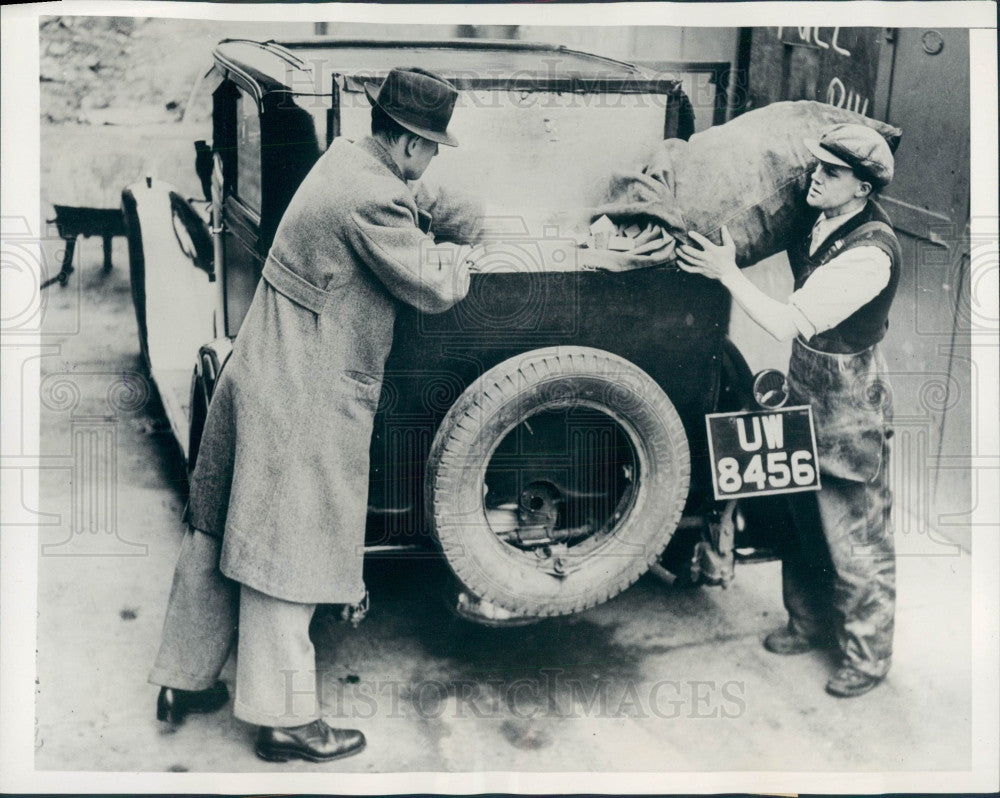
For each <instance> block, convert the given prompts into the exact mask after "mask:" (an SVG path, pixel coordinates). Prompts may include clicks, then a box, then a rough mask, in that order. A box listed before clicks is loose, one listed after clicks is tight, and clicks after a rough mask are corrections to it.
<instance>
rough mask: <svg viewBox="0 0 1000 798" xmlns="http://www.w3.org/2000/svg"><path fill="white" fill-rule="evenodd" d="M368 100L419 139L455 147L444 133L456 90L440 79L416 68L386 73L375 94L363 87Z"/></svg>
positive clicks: (447, 133)
mask: <svg viewBox="0 0 1000 798" xmlns="http://www.w3.org/2000/svg"><path fill="white" fill-rule="evenodd" d="M365 94H367V95H368V101H369V102H370V103H371V104H372V105H375V106H377V107H378V108H381V109H382V111H383V112H385V114H386V115H387V116H389V117H390V118H391V119H393V120H394V121H396V122H398V123H399V124H400V125H402V126H403V127H404V128H406V129H407V130H409V131H410V132H411V133H416V134H417V135H418V136H420V137H421V138H425V139H429V140H430V141H436V142H437V143H438V144H447V145H448V146H449V147H457V146H458V139H456V138H455V137H454V136H453V135H451V133H449V132H448V123H449V122H450V121H451V114H452V111H454V110H455V100H456V99H457V98H458V91H457V90H456V89H455V87H454V86H452V85H451V84H450V83H449V82H448V81H447V80H445V79H444V78H442V77H440V76H438V75H435V74H434V73H433V72H428V71H427V70H426V69H419V68H417V67H396V68H395V69H392V70H390V72H389V74H388V75H387V76H386V79H385V80H384V81H382V85H381V86H380V87H379V88H378V90H377V91H376V90H375V89H374V88H373V87H372V85H371V84H369V83H366V84H365Z"/></svg>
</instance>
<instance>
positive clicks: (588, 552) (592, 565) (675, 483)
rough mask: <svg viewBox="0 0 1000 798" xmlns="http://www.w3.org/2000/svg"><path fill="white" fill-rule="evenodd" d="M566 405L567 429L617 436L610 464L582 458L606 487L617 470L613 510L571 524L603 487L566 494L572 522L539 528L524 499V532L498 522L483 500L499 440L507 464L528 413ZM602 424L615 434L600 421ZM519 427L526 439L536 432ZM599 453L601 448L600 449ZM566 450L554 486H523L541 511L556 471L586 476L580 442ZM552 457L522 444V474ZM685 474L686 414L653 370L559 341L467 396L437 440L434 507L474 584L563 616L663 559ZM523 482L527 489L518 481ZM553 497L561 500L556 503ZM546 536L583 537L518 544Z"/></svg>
mask: <svg viewBox="0 0 1000 798" xmlns="http://www.w3.org/2000/svg"><path fill="white" fill-rule="evenodd" d="M560 414H565V419H566V421H565V423H566V424H568V425H570V426H572V425H573V424H576V423H577V421H579V422H580V424H582V425H583V426H582V427H581V429H583V432H584V434H585V436H586V433H587V431H588V429H596V430H597V432H596V435H597V438H596V440H598V441H617V443H612V444H608V447H609V451H608V462H597V463H595V462H594V460H595V458H594V457H591V456H590V454H587V457H586V458H585V459H587V463H585V464H584V465H583V466H580V467H581V468H584V469H595V470H594V471H593V473H594V474H596V475H597V477H596V478H597V479H598V480H602V479H603V480H605V482H604V483H602V484H610V483H609V482H608V480H607V478H608V476H609V475H611V479H612V481H613V482H615V483H616V484H615V485H611V487H609V488H608V491H609V493H608V494H607V496H605V497H604V499H606V501H605V504H604V505H602V506H605V507H607V509H608V512H607V516H606V517H601V518H597V519H596V520H595V519H590V521H588V523H587V524H583V525H582V526H581V525H571V524H570V522H569V521H568V520H566V519H567V518H568V517H569V515H570V510H569V509H568V508H569V506H570V504H571V502H573V501H575V499H574V497H578V496H590V495H598V493H599V492H598V491H594V492H593V493H592V494H587V493H586V492H585V491H580V490H575V491H572V490H571V491H567V492H566V493H565V494H564V499H563V503H562V509H561V510H560V512H561V513H562V515H561V516H560V517H561V518H562V519H563V521H564V522H565V524H566V526H565V527H563V528H560V527H559V525H558V522H555V521H554V520H551V519H554V518H555V517H556V515H555V514H553V515H552V516H551V519H550V521H551V522H550V523H549V525H548V526H545V527H544V530H545V531H544V532H542V533H539V532H538V529H539V526H537V525H535V526H531V527H529V526H527V525H526V522H525V513H530V508H529V507H528V506H527V505H518V510H517V511H516V512H515V513H514V514H515V515H517V517H518V521H517V523H516V524H515V529H514V530H513V531H511V530H510V529H506V530H503V531H502V533H501V532H498V531H497V527H496V522H495V520H494V521H491V517H494V518H495V514H496V512H497V509H496V507H493V508H492V509H488V507H487V496H488V495H489V494H488V491H490V490H492V487H489V486H487V480H488V479H494V477H489V476H488V472H490V473H492V472H491V471H490V470H491V469H492V468H494V466H493V465H492V464H491V461H492V459H493V457H494V453H496V452H497V450H498V447H499V446H500V445H501V443H503V444H504V446H505V447H507V449H508V450H509V451H513V452H514V455H513V458H514V459H513V461H511V459H510V456H509V455H508V462H516V460H517V457H518V455H517V453H518V452H521V451H522V450H521V448H511V447H510V446H508V441H509V440H510V439H511V436H512V435H514V434H515V430H518V428H520V427H521V426H522V425H525V422H528V423H527V424H526V425H525V427H526V429H527V430H531V429H532V428H531V422H532V420H534V419H548V420H549V421H550V422H551V420H552V419H553V418H556V419H558V418H560ZM557 423H563V422H557ZM595 423H596V425H597V426H596V427H594V424H595ZM587 425H590V427H587ZM601 425H603V426H604V427H605V428H606V429H600V427H601ZM557 432H559V433H560V435H562V436H563V437H564V438H565V441H569V440H570V439H571V437H572V436H570V435H569V434H568V433H567V432H566V429H559V430H557ZM518 434H523V436H524V437H525V438H526V439H528V438H531V437H532V436H534V435H535V431H532V432H531V435H528V433H527V432H524V433H520V432H519V433H518ZM591 437H593V436H591ZM577 439H579V440H584V439H586V437H585V438H579V437H578V438H577ZM612 447H613V453H612V451H610V449H611V448H612ZM593 451H594V452H597V453H598V454H600V452H601V451H603V450H602V449H600V448H595V449H593ZM562 454H563V455H565V456H566V457H567V458H568V460H567V463H568V464H569V465H568V466H567V468H556V469H555V470H554V471H553V474H554V476H553V478H552V480H551V482H547V481H544V480H542V481H535V482H532V483H531V485H529V486H528V487H527V488H524V491H523V492H520V493H519V495H520V497H521V500H522V501H523V500H524V497H525V496H526V495H529V496H530V500H531V502H536V501H537V503H538V507H539V509H540V516H544V507H545V492H546V491H550V492H552V493H553V494H559V491H560V488H559V487H558V485H557V484H556V483H559V481H560V479H563V480H564V481H568V483H571V484H573V485H576V486H577V487H579V484H581V483H579V481H576V482H574V480H578V479H579V475H574V474H572V473H569V474H567V473H566V472H567V471H572V469H573V468H577V467H578V466H576V465H573V462H575V461H574V458H577V456H578V454H579V453H578V452H577V449H576V447H569V446H567V447H566V451H564V452H562ZM548 455H555V459H556V460H558V459H559V458H558V456H559V455H560V453H559V452H555V453H553V452H548V453H546V452H544V451H543V452H535V453H526V454H525V455H524V462H523V464H522V465H521V466H518V468H519V475H518V476H520V475H522V474H528V473H531V474H534V475H535V476H536V477H537V475H538V473H539V468H540V466H539V463H540V462H542V461H544V458H545V457H546V456H548ZM588 458H589V459H588ZM629 458H631V459H629ZM550 460H551V457H550ZM571 461H573V462H571ZM690 470H691V466H690V453H689V450H688V443H687V438H686V436H685V433H684V428H683V425H682V423H681V420H680V417H679V416H678V414H677V411H676V410H675V409H674V406H673V404H672V403H671V402H670V400H669V399H668V398H667V395H666V394H665V393H664V392H663V391H662V390H661V389H660V387H659V386H658V385H657V384H656V382H655V381H654V380H653V379H652V378H651V377H650V376H649V375H647V374H646V373H645V372H644V371H642V370H641V369H640V368H638V367H637V366H635V365H634V364H632V363H629V362H628V361H626V360H624V359H623V358H621V357H618V356H617V355H613V354H611V353H609V352H605V351H602V350H599V349H590V348H584V347H552V348H548V349H539V350H535V351H532V352H527V353H525V354H523V355H519V356H516V357H513V358H510V359H509V360H506V361H504V362H503V363H501V364H499V365H498V366H495V367H494V368H492V369H490V370H489V371H488V372H486V373H485V374H483V375H482V376H481V377H480V378H479V379H478V380H476V381H475V382H474V383H473V384H472V385H470V386H469V388H468V389H467V390H466V391H465V392H464V393H463V394H462V396H461V397H459V399H458V401H457V402H456V403H455V404H454V405H453V406H452V408H451V409H450V410H449V412H448V414H447V415H446V417H445V419H444V421H443V422H442V424H441V426H440V428H439V430H438V432H437V435H436V436H435V439H434V443H433V445H432V447H431V453H430V456H429V458H428V463H427V473H426V483H425V491H426V506H427V508H428V514H429V516H430V522H431V526H432V529H433V532H434V535H435V537H436V539H437V541H438V542H439V544H440V546H441V549H442V551H443V552H444V556H445V558H446V560H447V561H448V564H449V565H450V566H451V569H452V570H453V572H454V573H455V575H456V577H457V578H458V580H459V581H460V582H461V583H462V584H463V585H464V586H465V588H466V589H468V590H469V591H470V592H471V593H473V594H474V595H476V596H477V597H480V598H482V599H485V600H487V601H490V602H493V603H495V604H497V605H499V606H501V607H503V608H505V609H507V610H510V611H511V612H514V613H517V614H519V615H525V616H551V615H564V614H569V613H574V612H578V611H580V610H584V609H586V608H588V607H592V606H595V605H597V604H600V603H602V602H603V601H606V600H607V599H609V598H611V597H612V596H615V595H617V594H618V593H620V592H621V591H623V590H625V588H627V587H628V586H629V585H631V584H632V583H633V582H635V581H636V580H637V579H638V578H639V577H640V576H641V575H642V574H643V573H645V571H646V570H647V569H648V568H649V566H650V565H651V564H652V563H653V562H655V561H656V559H657V557H659V555H660V553H661V552H662V551H663V549H664V547H665V546H666V545H667V543H668V541H669V540H670V537H671V535H672V534H673V533H674V530H675V529H676V527H677V523H678V521H679V520H680V517H681V512H682V510H683V508H684V503H685V500H686V498H687V495H688V486H689V482H690ZM505 477H509V475H507V474H499V475H498V476H496V477H495V480H499V481H501V482H502V481H503V479H504V478H505ZM584 477H585V478H586V479H589V478H590V476H589V475H588V474H584ZM619 477H620V479H619ZM528 478H529V477H528V476H523V477H522V480H527V479H528ZM517 484H518V486H519V487H518V489H517V490H518V491H521V487H520V486H521V484H522V482H518V483H517ZM595 484H596V483H595ZM533 486H534V487H533ZM531 491H536V492H537V493H538V495H537V496H536V495H535V494H532V493H531ZM608 497H610V498H608ZM587 501H590V500H589V499H587ZM595 501H596V500H595ZM556 505H557V502H556V501H555V500H553V502H552V503H551V506H553V507H555V506H556ZM504 506H506V507H509V505H501V507H504ZM532 506H534V505H532ZM595 506H596V505H595ZM505 512H507V513H508V514H510V513H511V512H512V511H510V510H506V511H505ZM488 513H489V515H488ZM580 517H581V518H582V517H583V516H582V515H581V516H580ZM587 530H589V532H588V531H587ZM539 534H541V539H543V540H544V539H548V540H555V539H557V538H559V537H560V536H567V535H574V534H576V535H580V536H581V537H580V538H579V539H575V538H563V539H560V540H558V542H556V543H554V544H552V545H547V544H543V545H534V540H531V541H529V542H527V543H526V542H525V540H522V537H524V536H528V537H530V536H535V538H534V539H538V535H539ZM512 541H513V542H512Z"/></svg>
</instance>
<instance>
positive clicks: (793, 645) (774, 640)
mask: <svg viewBox="0 0 1000 798" xmlns="http://www.w3.org/2000/svg"><path fill="white" fill-rule="evenodd" d="M823 647H824V643H823V641H821V640H819V639H818V638H814V637H805V636H803V635H800V634H798V633H796V632H793V631H792V630H791V629H787V628H785V629H778V630H776V631H774V632H771V634H769V635H768V636H767V637H765V638H764V648H766V649H767V650H768V651H770V652H771V653H772V654H782V655H785V656H788V655H791V654H805V653H806V652H807V651H812V650H813V649H815V648H823Z"/></svg>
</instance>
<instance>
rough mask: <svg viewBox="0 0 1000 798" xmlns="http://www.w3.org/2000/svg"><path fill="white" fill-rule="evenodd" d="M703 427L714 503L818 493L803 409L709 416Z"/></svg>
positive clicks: (808, 414) (808, 417)
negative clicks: (806, 491)
mask: <svg viewBox="0 0 1000 798" xmlns="http://www.w3.org/2000/svg"><path fill="white" fill-rule="evenodd" d="M705 423H706V424H707V425H708V451H709V456H710V459H711V463H712V489H713V490H714V491H715V498H716V499H735V498H739V497H741V496H769V495H772V494H776V493H798V492H799V491H803V490H819V488H820V484H819V469H818V468H817V467H816V463H817V457H816V433H815V430H814V429H813V420H812V408H811V407H809V406H808V405H806V406H803V407H782V408H779V409H776V410H757V411H747V412H740V413H711V414H709V415H707V416H705Z"/></svg>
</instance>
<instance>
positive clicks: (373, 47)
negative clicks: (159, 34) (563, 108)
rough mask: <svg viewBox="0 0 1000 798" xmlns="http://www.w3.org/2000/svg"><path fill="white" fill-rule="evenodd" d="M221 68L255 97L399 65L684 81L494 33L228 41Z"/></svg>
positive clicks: (502, 79)
mask: <svg viewBox="0 0 1000 798" xmlns="http://www.w3.org/2000/svg"><path fill="white" fill-rule="evenodd" d="M214 56H215V61H216V66H217V67H219V68H221V69H223V70H225V71H227V72H230V73H232V74H234V75H235V76H237V77H239V78H242V79H243V82H249V83H251V84H253V85H252V86H248V88H251V90H252V91H253V93H254V94H256V95H257V96H258V99H259V98H260V97H261V96H262V95H264V94H267V93H269V92H272V91H288V90H289V89H291V90H293V91H297V92H303V93H317V94H327V93H329V92H330V91H331V89H332V84H333V81H334V80H335V79H336V80H338V82H339V83H340V85H342V86H345V87H346V88H348V89H349V90H356V91H357V90H360V87H361V85H362V84H363V83H364V82H368V81H379V80H381V79H382V78H384V77H385V75H386V74H387V73H388V72H389V70H390V69H392V68H393V67H396V66H414V67H421V68H423V69H429V70H431V71H433V72H436V73H438V74H440V75H441V76H442V77H444V78H446V79H448V80H450V81H451V82H452V83H454V84H455V85H456V86H457V87H458V88H460V89H463V88H490V87H506V88H529V89H535V90H544V89H552V90H569V91H584V92H587V91H629V92H637V91H643V92H655V93H670V92H672V91H674V90H675V89H676V88H677V86H678V85H679V81H677V80H674V79H673V78H672V77H670V76H664V75H657V74H655V73H652V72H650V71H647V70H645V69H643V68H641V67H638V66H635V65H633V64H629V63H626V62H624V61H617V60H615V59H612V58H606V57H603V56H598V55H594V54H591V53H585V52H581V51H578V50H571V49H569V48H567V47H564V46H562V45H554V44H542V43H535V42H521V41H510V40H489V39H449V40H445V41H391V40H359V39H329V38H314V39H302V40H296V41H282V42H277V41H274V40H268V41H257V40H251V39H224V40H223V41H221V42H219V44H218V46H217V47H216V49H215V53H214Z"/></svg>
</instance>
